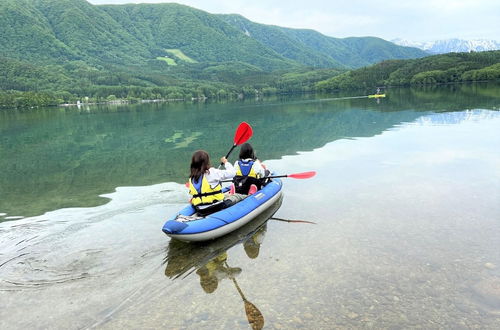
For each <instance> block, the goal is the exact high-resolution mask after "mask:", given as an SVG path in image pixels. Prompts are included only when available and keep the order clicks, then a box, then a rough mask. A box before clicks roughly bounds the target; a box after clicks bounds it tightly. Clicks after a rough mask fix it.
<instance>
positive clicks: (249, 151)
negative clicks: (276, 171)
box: [233, 143, 269, 194]
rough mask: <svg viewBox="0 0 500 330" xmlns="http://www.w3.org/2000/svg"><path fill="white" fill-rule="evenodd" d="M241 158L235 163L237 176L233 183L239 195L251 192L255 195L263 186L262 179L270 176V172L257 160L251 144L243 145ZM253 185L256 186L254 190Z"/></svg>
mask: <svg viewBox="0 0 500 330" xmlns="http://www.w3.org/2000/svg"><path fill="white" fill-rule="evenodd" d="M239 158H240V159H238V160H237V161H236V162H235V163H234V168H235V169H236V176H235V177H234V179H233V182H234V184H235V189H236V192H237V193H239V194H249V192H251V193H253V192H255V191H256V190H259V189H260V188H261V187H262V185H263V180H262V178H264V177H265V176H266V175H267V174H269V171H267V170H266V168H265V167H264V165H263V164H261V162H260V161H259V160H258V159H257V157H256V156H255V152H254V150H253V147H252V145H251V144H250V143H244V144H242V145H241V148H240V155H239ZM252 185H255V187H254V188H253V189H252ZM250 190H252V191H250Z"/></svg>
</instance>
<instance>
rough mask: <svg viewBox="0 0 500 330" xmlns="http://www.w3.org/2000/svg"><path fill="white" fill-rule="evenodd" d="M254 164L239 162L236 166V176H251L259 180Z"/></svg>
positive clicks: (252, 162)
mask: <svg viewBox="0 0 500 330" xmlns="http://www.w3.org/2000/svg"><path fill="white" fill-rule="evenodd" d="M253 164H254V161H253V160H249V161H245V160H241V159H240V160H238V162H236V165H235V166H234V168H235V170H236V176H249V177H251V178H257V173H255V170H254V169H253Z"/></svg>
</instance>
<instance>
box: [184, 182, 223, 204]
mask: <svg viewBox="0 0 500 330" xmlns="http://www.w3.org/2000/svg"><path fill="white" fill-rule="evenodd" d="M189 193H190V194H191V195H192V196H193V198H192V199H191V204H192V205H203V204H212V203H214V202H218V201H222V200H224V194H223V193H222V186H221V184H220V183H218V184H217V185H216V186H215V187H214V188H212V187H210V184H209V183H208V180H207V178H206V177H205V176H204V175H202V176H201V184H200V182H199V181H198V182H197V183H196V184H193V180H192V179H191V178H190V179H189Z"/></svg>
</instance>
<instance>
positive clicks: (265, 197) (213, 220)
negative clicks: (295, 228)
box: [162, 179, 283, 241]
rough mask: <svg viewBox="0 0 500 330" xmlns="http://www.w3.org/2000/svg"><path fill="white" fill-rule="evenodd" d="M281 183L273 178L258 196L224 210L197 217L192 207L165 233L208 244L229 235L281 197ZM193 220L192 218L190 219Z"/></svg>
mask: <svg viewBox="0 0 500 330" xmlns="http://www.w3.org/2000/svg"><path fill="white" fill-rule="evenodd" d="M282 185H283V184H282V182H281V180H280V179H273V181H271V182H269V183H268V184H267V185H266V186H264V187H263V188H262V189H261V190H259V191H257V192H256V193H255V194H253V195H250V196H248V197H246V198H245V199H244V200H242V201H241V202H238V203H236V204H234V205H233V206H231V207H229V208H226V209H223V210H221V211H218V212H215V213H212V214H210V215H207V216H206V217H202V218H200V217H196V215H195V210H194V208H193V206H191V204H189V205H187V206H186V207H185V208H183V209H182V210H181V211H180V212H179V213H177V214H175V215H174V216H173V217H172V218H170V219H169V220H167V222H165V224H164V225H163V229H162V230H163V232H164V233H165V234H167V235H168V236H170V237H172V238H176V239H179V240H182V241H207V240H211V239H214V238H217V237H221V236H223V235H226V234H228V233H230V232H232V231H234V230H236V229H238V228H240V227H241V226H244V225H245V224H247V223H249V222H250V221H251V220H252V219H254V218H255V217H257V216H258V215H259V214H261V213H262V212H263V211H265V210H266V209H267V208H268V207H269V206H271V205H272V204H273V203H274V202H276V201H277V200H278V199H279V197H280V196H281V193H282V192H281V188H282ZM190 217H192V219H190Z"/></svg>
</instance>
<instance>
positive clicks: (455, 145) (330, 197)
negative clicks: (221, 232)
mask: <svg viewBox="0 0 500 330" xmlns="http://www.w3.org/2000/svg"><path fill="white" fill-rule="evenodd" d="M387 95H388V96H387V97H386V98H385V99H382V100H380V102H377V101H376V100H373V99H366V98H349V99H335V96H331V95H330V96H321V97H317V98H314V99H311V98H291V99H280V100H278V99H276V100H270V101H262V100H257V101H247V102H241V103H228V104H161V105H158V104H154V105H134V106H121V107H105V108H81V109H76V108H75V109H70V108H65V109H46V110H43V109H42V110H41V109H38V110H34V111H13V112H12V111H11V112H2V113H0V141H1V148H0V155H1V157H0V165H1V167H2V169H3V170H2V172H1V173H0V196H1V197H2V198H1V199H0V213H2V214H4V215H2V216H1V217H0V220H2V219H3V220H11V221H4V222H2V223H0V296H1V300H2V309H0V327H1V328H2V329H11V328H22V327H27V328H34V327H35V328H64V329H73V328H75V329H80V328H89V327H99V328H118V327H126V328H160V327H163V328H197V329H198V328H201V329H214V328H215V329H235V328H236V329H245V328H249V327H250V325H249V320H251V318H249V316H248V315H247V312H248V306H249V304H251V305H252V306H254V307H255V308H257V309H258V312H259V313H260V315H261V317H262V320H263V321H264V327H265V328H269V329H288V328H311V329H313V328H314V329H331V328H412V327H423V328H474V327H477V328H483V329H495V328H496V326H497V325H498V324H499V322H500V292H499V287H500V252H499V251H500V250H499V249H498V246H500V203H499V201H500V153H499V149H498V146H499V145H500V112H499V111H498V109H499V105H500V102H499V98H498V95H500V88H499V86H498V85H485V86H483V85H459V86H450V87H442V88H434V89H427V90H425V89H421V90H415V89H412V90H410V89H400V90H391V91H389V92H388V93H387ZM243 120H244V121H247V122H249V123H250V124H251V125H252V126H253V128H254V136H253V137H252V139H251V142H252V143H253V145H254V146H255V147H256V149H257V153H258V156H259V158H261V159H263V160H264V161H265V163H266V164H267V165H268V166H269V167H271V168H272V169H273V170H275V171H277V172H278V173H294V172H302V171H308V170H316V171H317V172H318V175H317V176H316V177H314V178H313V179H310V180H293V179H287V180H286V181H285V185H284V192H285V195H284V198H283V200H282V201H280V203H279V204H278V205H275V206H274V207H273V208H272V209H270V210H269V212H268V214H267V215H264V216H263V217H261V218H259V219H257V220H256V222H254V223H253V225H251V226H249V227H247V228H244V229H242V230H241V231H239V232H237V233H235V234H233V235H230V236H228V237H225V238H224V239H222V240H217V241H215V242H212V243H209V244H201V245H192V244H184V243H181V242H176V241H171V240H170V239H169V238H168V237H166V236H165V235H164V234H163V233H162V232H161V230H160V229H161V226H162V225H163V222H164V221H165V219H166V218H167V217H168V216H169V215H170V214H172V213H174V212H176V211H177V210H178V209H179V208H181V207H182V205H183V203H185V201H186V199H187V196H186V191H185V188H184V187H183V185H182V183H183V182H184V181H185V178H186V175H187V165H188V161H189V158H190V155H191V153H192V152H193V151H194V150H196V149H199V148H203V149H206V150H208V151H209V152H210V153H211V154H212V155H217V156H221V155H224V154H225V153H226V152H227V150H228V149H229V147H230V146H231V144H232V136H233V134H234V129H235V128H236V126H237V125H238V123H239V122H241V121H243ZM232 159H233V160H234V155H233V157H232ZM273 212H276V214H275V215H274V216H275V217H276V218H280V219H292V220H307V221H314V222H315V223H316V224H307V223H297V222H285V221H279V220H273V219H271V220H269V221H267V222H265V220H266V219H267V216H270V215H271V214H272V213H273ZM16 216H18V217H24V218H23V219H20V220H14V219H12V218H10V217H16ZM27 311H29V312H28V313H27ZM254 321H255V318H254ZM254 324H255V323H254Z"/></svg>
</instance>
